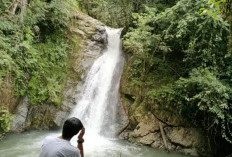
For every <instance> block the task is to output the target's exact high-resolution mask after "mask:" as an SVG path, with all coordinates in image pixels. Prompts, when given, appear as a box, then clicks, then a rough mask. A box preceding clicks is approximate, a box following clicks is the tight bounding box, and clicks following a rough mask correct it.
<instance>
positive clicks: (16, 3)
mask: <svg viewBox="0 0 232 157" xmlns="http://www.w3.org/2000/svg"><path fill="white" fill-rule="evenodd" d="M18 4H19V2H18V0H14V1H13V2H12V4H11V6H10V7H9V9H8V10H9V11H10V14H12V15H15V12H16V9H17V7H18Z"/></svg>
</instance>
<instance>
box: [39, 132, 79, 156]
mask: <svg viewBox="0 0 232 157" xmlns="http://www.w3.org/2000/svg"><path fill="white" fill-rule="evenodd" d="M39 157H81V155H80V152H79V149H78V148H76V147H74V146H72V145H71V144H70V142H69V141H67V140H64V139H60V138H58V137H50V136H48V137H46V138H45V139H44V143H43V146H42V150H41V153H40V156H39Z"/></svg>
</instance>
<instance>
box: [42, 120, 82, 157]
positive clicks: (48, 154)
mask: <svg viewBox="0 0 232 157" xmlns="http://www.w3.org/2000/svg"><path fill="white" fill-rule="evenodd" d="M80 130H81V132H80V134H79V135H78V140H77V143H78V146H77V147H78V148H76V147H74V146H72V145H71V143H70V140H71V138H72V137H73V136H74V135H77V134H78V132H79V131H80ZM84 134H85V128H84V127H83V125H82V123H81V121H80V120H79V119H77V118H75V117H73V118H69V119H67V120H66V121H65V122H64V125H63V130H62V135H61V136H59V137H50V136H48V137H46V138H45V139H44V143H43V145H42V148H41V152H40V156H39V157H84V150H83V145H82V143H83V142H84V139H83V136H84Z"/></svg>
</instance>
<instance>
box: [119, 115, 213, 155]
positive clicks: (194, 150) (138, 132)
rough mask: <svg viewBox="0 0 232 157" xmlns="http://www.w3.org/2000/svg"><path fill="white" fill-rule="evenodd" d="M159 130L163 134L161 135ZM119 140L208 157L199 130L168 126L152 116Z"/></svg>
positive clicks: (203, 139) (122, 135)
mask: <svg viewBox="0 0 232 157" xmlns="http://www.w3.org/2000/svg"><path fill="white" fill-rule="evenodd" d="M161 129H163V131H164V134H162V133H161ZM120 138H121V139H125V140H129V141H130V142H133V143H136V144H139V145H146V146H150V147H153V148H158V149H166V150H169V151H178V152H182V153H185V154H189V155H193V156H210V155H209V154H208V152H207V148H206V144H207V143H206V141H205V140H206V138H205V137H204V136H203V134H202V132H201V130H200V129H196V128H185V127H175V126H169V125H167V124H166V123H162V122H161V121H160V120H158V119H156V118H155V117H154V116H151V117H150V118H145V119H144V120H143V121H141V122H139V123H138V125H137V126H136V128H135V129H132V130H127V131H125V132H123V133H122V134H121V135H120ZM165 143H166V145H165Z"/></svg>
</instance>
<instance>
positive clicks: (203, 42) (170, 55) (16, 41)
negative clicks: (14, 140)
mask: <svg viewBox="0 0 232 157" xmlns="http://www.w3.org/2000/svg"><path fill="white" fill-rule="evenodd" d="M72 7H74V8H78V9H80V10H82V11H83V12H84V13H86V14H89V15H91V16H93V17H95V18H97V19H99V20H100V21H102V22H103V23H105V24H107V25H109V26H111V27H124V36H123V45H124V51H125V53H126V54H127V55H128V56H130V58H131V61H130V67H129V69H128V70H127V77H128V79H129V80H130V84H128V85H127V86H128V87H131V88H132V87H137V88H139V89H140V91H141V92H140V93H138V95H136V98H135V99H139V100H140V101H147V100H152V101H153V102H154V103H156V104H159V105H163V106H164V107H167V108H175V109H177V110H178V113H179V114H180V115H182V116H183V117H185V118H186V119H187V120H188V121H189V122H190V123H191V125H193V126H195V127H201V128H203V130H204V131H205V132H206V134H207V135H208V136H209V138H210V139H211V140H220V142H219V143H221V142H222V143H223V144H226V145H229V146H231V144H232V131H231V130H232V33H231V32H232V13H231V11H232V1H231V0H208V1H204V0H145V1H144V0H21V1H14V0H0V88H1V87H2V85H3V84H4V82H5V81H6V80H8V79H9V78H10V80H11V82H12V84H13V87H14V93H15V95H16V96H18V97H22V96H25V95H26V94H27V95H28V96H29V99H30V102H31V104H33V105H40V104H42V103H54V104H56V105H60V102H61V100H62V96H61V95H62V90H63V88H64V84H65V81H66V78H67V75H68V74H67V67H68V51H69V45H68V40H69V39H68V37H67V35H66V29H67V27H68V22H69V19H70V17H72V12H71V11H70V10H72V9H71V8H72ZM2 106H4V105H2ZM147 109H148V110H152V104H148V105H147ZM0 115H1V116H0V117H1V118H0V122H1V126H0V131H2V130H3V131H4V132H6V131H7V130H8V129H7V128H8V125H7V124H8V123H9V119H10V117H11V115H10V113H9V111H8V110H7V108H6V107H2V110H1V112H0ZM3 117H5V118H3ZM3 122H4V123H3ZM2 124H3V125H2ZM218 137H219V138H218ZM230 153H231V152H230Z"/></svg>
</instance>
